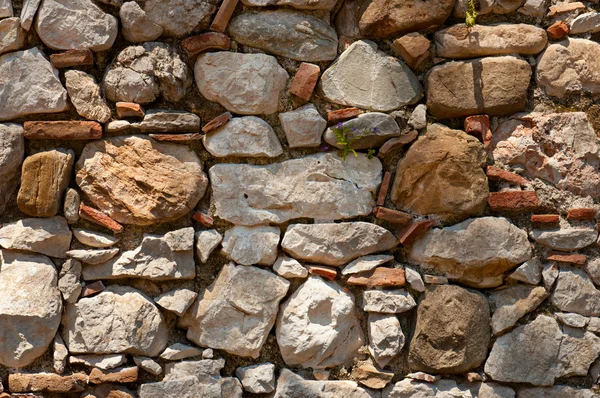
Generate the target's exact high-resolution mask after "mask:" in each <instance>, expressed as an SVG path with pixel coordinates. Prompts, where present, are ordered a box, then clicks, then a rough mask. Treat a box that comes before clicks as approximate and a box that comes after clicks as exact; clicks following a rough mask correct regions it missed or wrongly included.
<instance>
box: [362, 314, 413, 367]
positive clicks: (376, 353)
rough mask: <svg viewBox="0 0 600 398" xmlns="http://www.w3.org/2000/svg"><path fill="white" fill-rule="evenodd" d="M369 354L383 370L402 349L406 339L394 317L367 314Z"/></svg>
mask: <svg viewBox="0 0 600 398" xmlns="http://www.w3.org/2000/svg"><path fill="white" fill-rule="evenodd" d="M367 325H368V326H367V330H368V332H369V352H370V353H371V356H373V359H375V362H377V365H379V367H381V368H384V367H385V366H386V365H387V364H388V363H389V362H390V361H391V360H392V359H394V357H395V356H396V355H398V353H400V351H401V350H402V348H403V347H404V344H405V342H406V339H405V337H404V333H402V328H401V326H400V321H399V320H398V318H397V317H396V315H388V314H378V313H369V318H368V324H367Z"/></svg>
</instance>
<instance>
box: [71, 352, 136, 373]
mask: <svg viewBox="0 0 600 398" xmlns="http://www.w3.org/2000/svg"><path fill="white" fill-rule="evenodd" d="M126 362H127V357H126V356H125V355H122V354H108V355H71V356H70V357H69V363H70V364H72V365H84V366H88V367H90V368H98V369H102V370H110V369H115V368H118V367H119V366H121V365H123V364H124V363H126Z"/></svg>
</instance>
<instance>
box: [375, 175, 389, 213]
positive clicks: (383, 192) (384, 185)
mask: <svg viewBox="0 0 600 398" xmlns="http://www.w3.org/2000/svg"><path fill="white" fill-rule="evenodd" d="M391 182H392V173H390V172H389V171H386V172H385V174H384V175H383V181H382V182H381V187H380V188H379V195H377V206H383V205H384V204H385V198H386V197H387V193H388V191H389V190H390V183H391Z"/></svg>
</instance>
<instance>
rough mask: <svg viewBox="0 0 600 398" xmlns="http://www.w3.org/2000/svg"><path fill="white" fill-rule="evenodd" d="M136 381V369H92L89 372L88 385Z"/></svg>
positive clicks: (135, 367) (134, 367) (133, 367)
mask: <svg viewBox="0 0 600 398" xmlns="http://www.w3.org/2000/svg"><path fill="white" fill-rule="evenodd" d="M137 379H138V367H137V366H132V367H130V368H120V369H115V370H104V371H103V370H100V369H98V368H94V369H92V371H91V372H90V379H89V380H90V384H102V383H133V382H136V381H137Z"/></svg>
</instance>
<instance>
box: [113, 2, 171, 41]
mask: <svg viewBox="0 0 600 398" xmlns="http://www.w3.org/2000/svg"><path fill="white" fill-rule="evenodd" d="M119 19H120V20H121V25H122V29H121V32H122V33H123V37H124V38H125V40H127V41H130V42H132V43H143V42H147V41H154V40H156V39H158V38H159V37H160V36H161V35H162V34H163V28H162V26H160V25H157V24H155V23H154V22H152V19H150V17H149V16H148V14H146V12H145V11H144V10H142V8H141V7H140V6H139V4H138V3H137V2H135V1H127V2H125V3H123V5H122V6H121V8H120V9H119Z"/></svg>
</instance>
